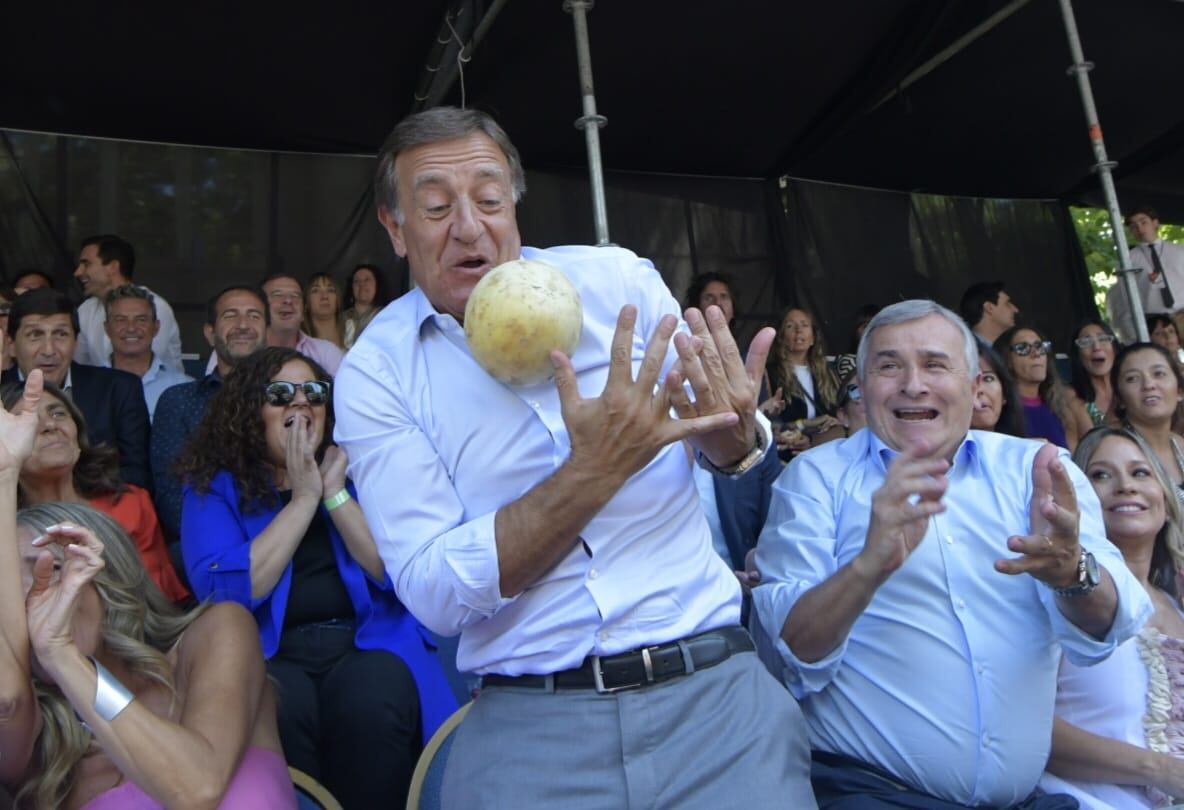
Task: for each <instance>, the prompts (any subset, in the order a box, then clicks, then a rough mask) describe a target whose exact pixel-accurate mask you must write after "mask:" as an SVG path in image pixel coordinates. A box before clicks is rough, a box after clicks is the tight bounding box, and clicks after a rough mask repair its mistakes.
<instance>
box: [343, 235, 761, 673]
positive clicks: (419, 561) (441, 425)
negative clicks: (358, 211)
mask: <svg viewBox="0 0 1184 810" xmlns="http://www.w3.org/2000/svg"><path fill="white" fill-rule="evenodd" d="M522 257H523V258H524V259H531V260H537V261H542V262H546V263H547V264H550V265H552V266H554V267H557V268H559V269H560V270H561V272H563V274H564V275H565V276H566V277H567V278H568V279H569V280H570V281H571V282H572V284H574V285H575V287H576V289H577V291H578V292H579V295H580V301H581V303H582V305H583V314H584V317H583V332H582V334H581V335H580V342H579V345H578V346H577V347H576V350H575V352H574V353H573V355H572V364H573V366H574V368H575V371H576V377H577V384H578V386H579V389H580V393H581V394H582V395H583V396H584V397H596V396H599V395H600V393H601V392H602V391H603V389H604V385H605V382H606V380H607V377H608V359H609V357H610V355H611V350H610V347H611V345H612V339H613V334H614V332H615V330H616V322H617V315H618V312H619V310H620V308H621V305H622V304H624V303H626V302H628V303H631V304H634V305H636V306H637V308H638V316H637V323H636V326H635V327H634V334H633V346H632V361H633V370H634V374H635V375H636V373H637V369H638V367H639V366H640V363H641V360H642V358H643V357H644V355H645V347H646V343H647V341H648V340H649V339H650V337H651V336H652V335H653V333H654V331H655V329H656V328H657V325H658V321H659V320H660V319H661V317H662V316H663V315H666V314H671V315H676V316H680V315H681V313H680V311H679V305H678V302H677V301H676V300H675V299H674V297H673V296H672V295H671V294H670V291H669V290H668V289H667V288H666V285H665V283H663V281H662V278H661V276H659V275H658V272H657V271H656V270H655V269H654V267H653V265H652V264H651V263H650V262H648V261H646V260H643V259H639V258H638V257H637V256H636V255H634V254H633V253H631V252H629V251H627V250H623V249H620V248H608V247H602V248H593V247H582V246H572V247H560V248H550V249H548V250H536V249H533V248H524V249H523V250H522ZM683 328H685V327H683ZM676 359H677V354H676V352H675V351H674V346H673V344H672V345H671V347H670V351H669V353H668V354H667V357H666V362H665V364H664V368H663V373H665V371H666V370H668V369H669V368H670V367H671V365H672V364H673V363H674V361H675V360H676ZM334 408H335V411H336V418H337V427H336V434H335V438H336V440H337V442H338V444H340V445H341V446H342V447H343V448H344V449H345V451H346V453H347V455H348V456H349V461H350V467H349V475H350V477H351V478H352V479H353V480H354V481H356V482H357V486H358V499H359V502H360V503H361V506H362V510H363V511H364V512H365V513H366V518H367V520H368V521H369V523H370V527H371V529H372V530H373V533H374V539H375V542H376V544H377V546H378V551H379V553H380V554H381V555H382V559H383V562H384V563H385V564H386V569H387V572H388V573H389V574H390V576H391V579H392V580H393V581H394V583H395V589H396V591H397V592H398V595H399V599H400V600H401V601H402V602H403V603H404V604H406V605H407V606H408V607H409V608H410V609H411V611H412V612H413V613H414V614H415V615H416V617H417V618H418V619H419V620H420V621H422V622H423V623H424V624H425V625H427V626H428V627H429V628H430V629H432V630H433V631H435V632H437V633H440V634H442V635H455V634H456V633H458V632H459V633H460V634H461V638H460V646H459V651H458V656H457V665H458V667H459V668H460V669H461V670H462V671H468V672H477V673H481V674H485V673H490V672H496V673H501V674H506V675H520V674H523V673H550V672H556V671H559V670H564V669H568V668H571V667H576V666H579V665H580V663H581V662H582V661H583V660H584V657H585V656H587V655H593V654H597V655H611V654H614V653H619V652H622V651H625V650H631V649H635V648H637V647H640V646H643V645H651V644H661V643H664V642H667V641H672V640H674V639H679V638H683V637H685V636H689V635H693V634H695V633H700V632H704V631H707V630H712V629H715V628H718V627H722V626H725V625H734V624H736V623H737V622H738V621H739V617H740V587H739V584H738V583H737V581H736V578H735V576H734V575H733V574H732V571H731V569H730V566H728V565H727V564H726V563H724V562H723V560H721V559H720V558H719V556H718V555H717V554H716V553H715V551H714V550H713V548H712V544H711V531H710V530H709V528H708V526H707V521H706V520H705V519H704V517H703V510H702V508H701V507H700V505H699V495H698V492H697V490H696V488H695V484H694V482H693V480H692V477H691V467H690V465H689V464H688V462H687V455H686V452H685V450H684V449H683V447H682V445H681V444H680V443H675V444H673V445H669V446H667V447H665V448H663V449H662V450H661V451H660V452H659V453H658V454H657V456H656V457H655V458H654V459H653V460H652V461H651V462H650V463H649V464H648V465H647V466H646V467H645V468H643V469H642V470H641V471H640V472H638V473H636V474H635V475H633V476H632V477H631V478H630V479H629V480H628V482H627V483H626V484H625V485H624V486H623V487H622V488H621V489H620V490H619V491H618V492H617V493H616V495H614V496H613V498H612V499H611V500H610V501H609V502H608V503H607V504H606V505H605V506H604V507H603V508H602V509H601V510H600V511H599V512H598V513H597V514H596V515H595V516H594V517H593V518H592V519H591V520H590V521H589V522H588V524H587V525H586V526H585V527H584V529H583V530H582V531H581V532H580V542H577V543H576V544H575V545H574V546H573V547H572V549H571V550H570V551H569V552H568V553H567V554H566V555H564V556H563V558H561V559H560V560H559V561H558V562H557V563H556V564H555V566H554V567H552V568H551V569H550V570H549V571H548V572H547V573H546V574H544V575H543V576H542V577H540V578H539V579H538V580H537V581H536V582H534V583H533V584H532V585H531V586H530V587H529V588H527V589H526V590H525V591H523V592H522V593H520V594H518V595H517V596H515V597H513V598H509V599H507V598H503V597H502V596H501V590H500V578H499V568H498V556H497V544H496V542H495V537H494V516H495V515H496V513H497V510H498V509H500V508H501V507H503V506H505V505H506V504H507V503H510V502H511V501H514V500H516V499H518V498H519V497H521V496H522V495H524V494H525V493H526V492H527V491H529V490H530V489H532V488H533V487H535V486H536V485H538V484H539V482H541V481H543V480H545V479H546V478H548V477H549V476H550V475H552V474H553V473H554V472H555V470H556V469H557V468H558V467H559V466H560V465H562V464H563V463H564V462H565V461H566V460H567V458H568V456H569V454H570V452H571V444H570V441H569V438H568V433H567V427H566V425H565V424H564V422H563V416H562V414H561V412H560V407H559V396H558V392H557V391H556V388H555V383H554V382H553V381H552V380H547V381H545V382H543V383H540V384H538V385H534V386H528V387H511V386H507V385H503V384H501V383H499V382H498V381H497V380H495V379H494V378H493V377H491V376H489V375H488V374H486V373H485V371H483V370H482V369H481V367H480V366H479V365H477V361H476V360H474V359H473V356H472V354H470V352H469V349H468V344H467V343H466V341H465V334H464V329H463V328H462V327H461V325H460V324H459V323H458V322H457V321H456V319H455V318H453V317H452V316H451V315H446V314H441V313H439V312H437V311H436V310H435V309H434V308H433V307H432V305H431V303H430V302H429V301H428V299H427V297H426V296H425V295H424V294H423V292H422V291H421V290H419V289H418V288H417V289H415V290H413V291H411V292H410V293H408V294H407V295H404V296H403V297H402V298H400V299H399V300H397V301H395V302H394V303H392V304H389V305H388V306H387V307H386V308H385V309H383V311H382V312H381V313H379V314H378V315H377V316H376V317H375V319H374V320H373V321H372V322H371V324H370V325H369V326H368V327H367V328H366V331H365V332H363V333H362V334H361V336H360V337H359V338H358V341H357V342H356V343H355V344H354V345H353V348H352V349H350V351H349V354H348V355H347V356H346V359H345V362H344V363H343V364H342V366H341V371H340V372H339V374H338V376H337V379H336V382H335V394H334Z"/></svg>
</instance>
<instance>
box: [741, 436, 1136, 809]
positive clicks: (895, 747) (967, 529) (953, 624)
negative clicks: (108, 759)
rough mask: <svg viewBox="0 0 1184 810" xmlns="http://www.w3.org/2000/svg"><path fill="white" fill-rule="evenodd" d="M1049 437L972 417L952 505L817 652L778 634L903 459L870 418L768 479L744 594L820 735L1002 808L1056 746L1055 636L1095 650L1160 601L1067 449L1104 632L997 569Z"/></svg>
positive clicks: (829, 747)
mask: <svg viewBox="0 0 1184 810" xmlns="http://www.w3.org/2000/svg"><path fill="white" fill-rule="evenodd" d="M1040 447H1041V443H1040V442H1035V441H1030V440H1027V439H1017V438H1013V437H1011V436H1005V435H1002V434H997V433H983V432H980V431H970V432H969V434H968V435H967V437H966V439H965V440H964V441H963V443H962V445H961V447H960V448H959V450H958V452H957V453H956V454H955V457H954V463H953V466H952V468H951V470H950V472H949V482H950V485H949V490H948V491H947V494H946V497H945V504H946V511H945V512H944V513H942V514H939V515H935V516H934V517H932V518H931V519H930V524H929V530H928V532H927V533H926V535H925V538H924V539H923V540H922V541H921V543H920V544H919V545H918V546H917V548H916V550H915V551H913V553H912V554H911V555H910V556H909V557H908V559H907V560H906V561H905V563H904V565H903V566H901V568H900V569H899V570H897V571H896V572H895V573H894V574H893V575H892V576H891V577H890V578H889V579H888V581H887V582H885V583H884V584H883V585H882V586H880V588H879V590H877V591H876V594H875V596H874V597H873V598H872V601H871V603H870V604H869V605H868V607H867V609H866V610H865V611H864V612H863V614H862V615H861V616H860V617H859V618H858V619H857V620H856V622H855V624H854V626H853V627H852V629H851V632H850V634H849V635H848V637H847V639H846V640H845V641H844V642H843V643H842V644H841V645H840V646H839V647H838V648H837V649H835V650H834V651H833V652H831V653H830V654H829V655H827V656H826V657H825V658H823V659H822V660H820V661H817V662H814V663H804V662H802V661H800V660H798V659H797V658H796V657H795V656H794V655H793V653H792V652H791V651H790V650H789V647H788V646H787V645H786V644H785V642H784V641H783V640H782V639H781V638H780V632H779V631H780V629H781V628H782V626H783V625H784V624H785V620H786V618H787V617H788V616H789V612H790V610H791V609H792V608H793V606H794V604H795V603H796V602H797V600H798V599H800V598H801V596H802V595H803V594H804V593H805V592H806V591H808V590H810V589H811V588H813V587H814V586H815V585H818V584H819V583H821V582H823V581H824V580H826V579H827V578H829V577H830V576H831V575H832V574H834V573H835V571H837V570H838V568H840V567H841V566H843V565H845V564H846V563H848V562H850V560H851V559H852V558H853V557H854V556H855V555H856V554H857V553H858V552H859V551H860V549H862V548H863V545H864V541H865V539H866V536H867V528H868V522H869V516H870V511H871V498H872V495H873V494H874V493H875V492H876V490H878V489H879V488H880V487H881V486H882V484H883V483H884V477H885V473H886V470H887V465H888V464H889V463H890V461H891V459H892V458H893V457H894V456H895V453H894V452H893V451H891V450H889V449H888V448H887V447H886V446H885V445H884V444H883V443H882V442H881V441H880V440H879V439H878V438H877V437H876V436H874V435H873V434H872V433H871V431H870V430H867V429H864V430H861V431H859V432H857V433H856V434H854V435H853V436H852V437H851V438H850V439H848V440H847V441H844V442H831V443H829V444H825V445H822V446H821V447H818V448H816V449H814V450H810V451H809V452H807V453H804V454H803V455H801V456H799V457H798V458H797V459H795V460H794V461H793V462H792V463H791V464H790V465H789V466H788V467H787V468H786V470H785V472H784V473H782V475H781V477H780V478H778V480H777V482H776V483H775V484H774V487H773V500H772V504H771V506H770V509H769V519H768V522H767V523H766V524H765V530H764V532H763V533H762V535H761V539H760V544H759V546H758V550H757V565H758V567H759V568H760V571H761V576H762V584H761V585H760V587H758V588H756V589H754V591H753V605H754V608H755V610H756V612H757V615H758V617H759V620H760V625H761V627H762V628H763V630H764V631H767V635H765V636H764V638H762V639H761V646H762V647H763V650H762V653H763V654H764V655H765V656H766V660H767V661H768V660H769V657H768V656H769V653H770V652H772V653H773V654H774V655H775V656H776V662H775V667H776V668H777V669H779V670H780V674H781V676H782V679H783V680H784V682H785V683H786V684H787V685H788V686H789V688H790V691H791V692H793V694H794V695H795V696H797V697H798V698H799V699H800V700H801V705H802V709H803V711H804V712H805V714H806V718H807V720H808V722H809V725H810V739H811V745H812V746H813V747H814V748H815V749H818V750H824V751H832V752H836V753H840V754H845V755H847V756H851V757H855V758H857V759H860V760H863V761H864V762H868V763H871V764H874V765H877V766H879V767H880V768H883V769H884V770H886V771H889V772H891V773H893V774H895V775H897V776H898V777H899V778H901V779H902V780H903V781H905V782H907V783H909V784H911V785H913V786H914V787H916V788H918V789H920V790H923V791H925V792H926V793H929V794H932V795H934V796H937V797H939V798H942V799H946V800H948V801H953V802H959V803H962V804H967V805H978V804H985V805H990V806H995V807H999V806H1003V807H1006V806H1009V805H1012V804H1015V803H1017V802H1019V801H1022V800H1023V799H1024V798H1025V797H1027V796H1028V795H1029V794H1030V793H1031V792H1032V790H1033V788H1035V786H1036V782H1037V780H1038V779H1039V777H1040V774H1041V772H1042V771H1043V770H1044V764H1045V761H1046V760H1047V759H1048V751H1049V743H1050V738H1051V733H1052V715H1053V703H1054V698H1055V695H1056V679H1057V665H1058V663H1059V661H1060V657H1061V650H1062V648H1063V649H1064V652H1065V654H1066V655H1067V656H1068V657H1069V659H1070V660H1073V661H1074V662H1075V663H1079V664H1082V665H1088V664H1091V663H1095V662H1097V661H1100V660H1102V659H1104V658H1105V657H1106V656H1107V655H1109V654H1110V652H1111V651H1112V650H1113V649H1114V648H1115V646H1116V645H1117V644H1118V643H1121V642H1122V641H1124V640H1125V639H1127V638H1129V637H1130V636H1131V635H1132V634H1134V633H1135V632H1136V631H1137V630H1138V629H1139V627H1141V626H1142V624H1143V623H1144V622H1145V621H1146V620H1147V618H1148V617H1149V616H1150V615H1151V613H1152V608H1151V603H1150V601H1149V600H1148V598H1147V595H1146V594H1145V593H1144V592H1143V589H1142V588H1141V587H1140V586H1139V584H1138V582H1137V581H1136V580H1135V579H1134V577H1133V576H1132V575H1131V573H1130V571H1129V570H1128V569H1127V567H1126V565H1125V564H1124V563H1123V560H1122V556H1121V555H1120V554H1119V552H1118V550H1117V549H1116V548H1115V547H1114V546H1113V545H1111V544H1110V543H1109V541H1107V540H1106V537H1105V530H1104V527H1103V525H1102V519H1101V508H1100V506H1099V504H1098V499H1097V496H1096V495H1095V494H1094V491H1093V488H1092V487H1091V486H1090V484H1089V482H1088V481H1087V480H1086V478H1085V476H1084V475H1083V474H1082V473H1081V472H1080V471H1079V470H1078V469H1077V468H1076V467H1075V466H1074V465H1073V463H1072V461H1070V459H1069V456H1068V454H1067V453H1066V452H1065V451H1063V450H1062V451H1060V459H1061V461H1062V463H1064V464H1065V466H1066V468H1067V469H1068V470H1069V473H1070V475H1071V476H1072V478H1073V483H1074V486H1075V488H1076V491H1077V501H1078V504H1079V505H1080V510H1081V524H1080V537H1081V544H1082V546H1083V547H1085V548H1086V549H1088V550H1090V551H1092V552H1093V554H1094V555H1095V557H1096V558H1097V561H1098V563H1099V565H1101V566H1102V567H1104V568H1105V569H1106V570H1107V571H1109V573H1110V575H1111V577H1112V578H1113V579H1114V583H1115V585H1116V587H1117V590H1118V612H1117V615H1116V616H1115V619H1114V623H1113V626H1112V627H1111V629H1110V633H1109V634H1108V636H1107V637H1106V638H1105V639H1104V640H1102V641H1098V640H1095V639H1093V638H1092V637H1090V636H1088V635H1087V634H1085V633H1083V632H1082V631H1080V630H1079V629H1078V628H1077V627H1075V626H1074V625H1072V624H1071V623H1070V622H1069V621H1068V620H1067V619H1065V617H1064V616H1063V615H1062V614H1061V612H1060V611H1059V610H1058V608H1057V605H1056V597H1055V596H1054V595H1053V593H1052V591H1051V590H1049V589H1048V588H1047V587H1045V586H1043V585H1041V584H1040V583H1039V582H1038V581H1036V580H1035V579H1033V578H1032V577H1030V576H1026V575H1021V576H1008V575H1006V574H1001V573H998V572H996V571H995V569H994V567H993V565H994V562H995V560H997V559H1001V558H1005V557H1014V556H1016V555H1015V554H1014V553H1013V552H1010V551H1009V550H1008V549H1007V538H1008V537H1010V536H1012V535H1017V534H1027V533H1029V530H1030V529H1029V522H1030V518H1029V503H1030V501H1031V496H1032V478H1031V469H1032V462H1033V460H1034V459H1035V456H1036V452H1037V451H1038V450H1039V449H1040Z"/></svg>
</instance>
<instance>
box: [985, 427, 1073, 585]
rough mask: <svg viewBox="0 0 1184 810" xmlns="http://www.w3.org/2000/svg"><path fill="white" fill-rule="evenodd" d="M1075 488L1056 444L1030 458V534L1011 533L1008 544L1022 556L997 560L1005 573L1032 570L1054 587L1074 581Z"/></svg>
mask: <svg viewBox="0 0 1184 810" xmlns="http://www.w3.org/2000/svg"><path fill="white" fill-rule="evenodd" d="M1079 520H1080V512H1079V511H1078V509H1077V492H1076V490H1074V488H1073V480H1072V479H1071V478H1070V477H1069V471H1068V470H1066V469H1065V465H1064V463H1063V462H1062V461H1061V460H1060V459H1059V458H1057V448H1056V446H1055V445H1052V444H1046V445H1044V446H1043V447H1041V448H1040V451H1039V452H1038V453H1037V454H1036V459H1035V460H1034V461H1033V462H1032V504H1031V526H1032V534H1029V535H1022V536H1017V537H1011V538H1009V539H1008V541H1007V547H1008V548H1009V549H1011V550H1012V551H1015V552H1018V553H1019V554H1021V555H1022V556H1020V557H1015V558H1012V559H1008V560H998V561H997V562H996V563H995V570H997V571H1000V572H1002V573H1004V574H1031V575H1032V576H1033V577H1035V578H1036V579H1038V580H1040V581H1041V582H1043V583H1045V584H1047V585H1049V586H1051V587H1053V588H1069V587H1072V586H1074V585H1076V584H1077V577H1078V574H1077V565H1078V561H1079V560H1080V558H1081V546H1080V544H1079V542H1078V533H1077V527H1078V523H1079Z"/></svg>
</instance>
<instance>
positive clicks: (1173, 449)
mask: <svg viewBox="0 0 1184 810" xmlns="http://www.w3.org/2000/svg"><path fill="white" fill-rule="evenodd" d="M1110 375H1111V385H1112V386H1113V387H1114V413H1115V415H1116V416H1117V417H1118V419H1119V420H1121V422H1122V424H1123V425H1124V426H1125V427H1126V428H1128V429H1129V430H1132V431H1134V432H1135V433H1138V434H1139V435H1140V436H1141V437H1142V438H1143V439H1144V440H1145V441H1146V442H1147V444H1148V445H1149V446H1150V447H1151V449H1152V450H1153V451H1155V456H1156V458H1157V459H1158V460H1159V463H1160V464H1162V465H1163V469H1164V471H1165V472H1166V473H1167V474H1168V477H1169V478H1170V479H1171V480H1172V483H1173V484H1175V486H1176V489H1177V491H1178V492H1179V493H1180V497H1181V499H1184V437H1181V436H1180V435H1179V434H1178V433H1176V432H1175V431H1174V429H1173V427H1172V425H1173V424H1174V423H1175V421H1176V420H1177V418H1178V417H1179V414H1180V411H1181V407H1180V402H1181V400H1182V399H1184V372H1181V371H1180V367H1179V366H1178V365H1176V363H1175V362H1173V360H1172V355H1171V354H1170V353H1169V352H1168V350H1167V349H1165V348H1164V347H1163V346H1160V345H1159V344H1156V343H1132V344H1131V345H1130V346H1127V347H1125V348H1123V349H1122V350H1121V351H1120V352H1119V353H1118V357H1116V358H1115V360H1114V369H1113V370H1112V371H1111V372H1110Z"/></svg>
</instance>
